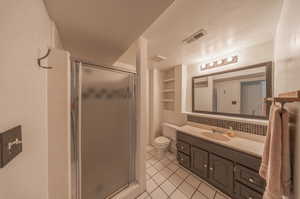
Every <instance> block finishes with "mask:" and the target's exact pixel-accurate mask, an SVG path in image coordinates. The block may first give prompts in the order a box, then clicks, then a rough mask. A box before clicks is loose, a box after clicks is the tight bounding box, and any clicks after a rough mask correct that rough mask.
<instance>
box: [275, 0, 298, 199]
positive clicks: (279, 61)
mask: <svg viewBox="0 0 300 199" xmlns="http://www.w3.org/2000/svg"><path fill="white" fill-rule="evenodd" d="M299 8H300V1H299V0H287V1H283V8H282V13H281V18H280V21H279V24H278V30H277V35H276V39H275V95H277V94H278V93H282V92H287V91H293V90H300V78H299V77H300V22H299V18H300V13H299ZM288 106H289V110H290V112H293V113H295V114H297V117H298V119H297V120H296V123H297V125H296V130H294V131H292V132H294V133H295V134H294V136H295V138H293V139H292V140H294V142H295V149H294V151H293V152H294V153H295V154H294V157H295V165H294V168H295V170H294V180H295V184H294V187H295V197H294V198H295V199H297V198H300V189H299V186H300V170H299V169H300V134H299V129H300V117H299V112H300V104H299V103H294V104H289V105H288Z"/></svg>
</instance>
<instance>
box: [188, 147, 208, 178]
mask: <svg viewBox="0 0 300 199" xmlns="http://www.w3.org/2000/svg"><path fill="white" fill-rule="evenodd" d="M191 170H192V171H193V172H195V173H196V174H197V175H198V176H200V177H202V178H207V177H208V152H206V151H203V150H201V149H199V148H196V147H192V148H191Z"/></svg>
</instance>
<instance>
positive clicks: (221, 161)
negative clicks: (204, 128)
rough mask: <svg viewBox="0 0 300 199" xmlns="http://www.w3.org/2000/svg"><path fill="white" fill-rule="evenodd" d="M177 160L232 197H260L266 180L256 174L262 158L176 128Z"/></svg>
mask: <svg viewBox="0 0 300 199" xmlns="http://www.w3.org/2000/svg"><path fill="white" fill-rule="evenodd" d="M177 151H178V153H177V160H178V162H179V163H180V164H181V165H182V166H183V167H185V168H187V169H189V170H190V171H192V172H193V173H195V174H196V175H198V176H199V177H201V178H202V179H204V180H206V181H207V182H209V183H210V184H212V185H214V186H215V187H217V188H219V189H220V190H221V191H223V192H224V193H226V194H228V195H229V196H231V197H232V198H234V199H261V198H262V194H263V192H264V189H265V181H264V180H263V179H262V178H261V177H260V176H259V174H258V170H259V166H260V163H261V158H258V157H255V156H252V155H249V154H246V153H243V152H240V151H236V150H233V149H231V148H228V147H225V146H222V145H220V144H216V143H214V142H210V141H208V140H205V139H201V138H198V137H194V136H191V135H188V134H185V133H182V132H179V131H178V132H177Z"/></svg>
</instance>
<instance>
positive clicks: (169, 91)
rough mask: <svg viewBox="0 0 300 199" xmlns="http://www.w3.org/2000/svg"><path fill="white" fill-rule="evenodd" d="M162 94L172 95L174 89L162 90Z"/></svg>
mask: <svg viewBox="0 0 300 199" xmlns="http://www.w3.org/2000/svg"><path fill="white" fill-rule="evenodd" d="M162 92H163V93H172V92H175V90H174V89H164V90H163V91H162Z"/></svg>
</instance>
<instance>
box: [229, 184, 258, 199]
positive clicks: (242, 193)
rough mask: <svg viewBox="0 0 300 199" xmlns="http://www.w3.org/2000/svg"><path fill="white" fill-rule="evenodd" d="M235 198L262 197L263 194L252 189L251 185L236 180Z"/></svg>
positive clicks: (251, 198)
mask: <svg viewBox="0 0 300 199" xmlns="http://www.w3.org/2000/svg"><path fill="white" fill-rule="evenodd" d="M234 197H235V198H237V199H262V194H261V193H258V192H256V191H254V190H253V189H250V188H249V187H247V186H245V185H243V184H241V183H239V182H236V183H235V196H234Z"/></svg>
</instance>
